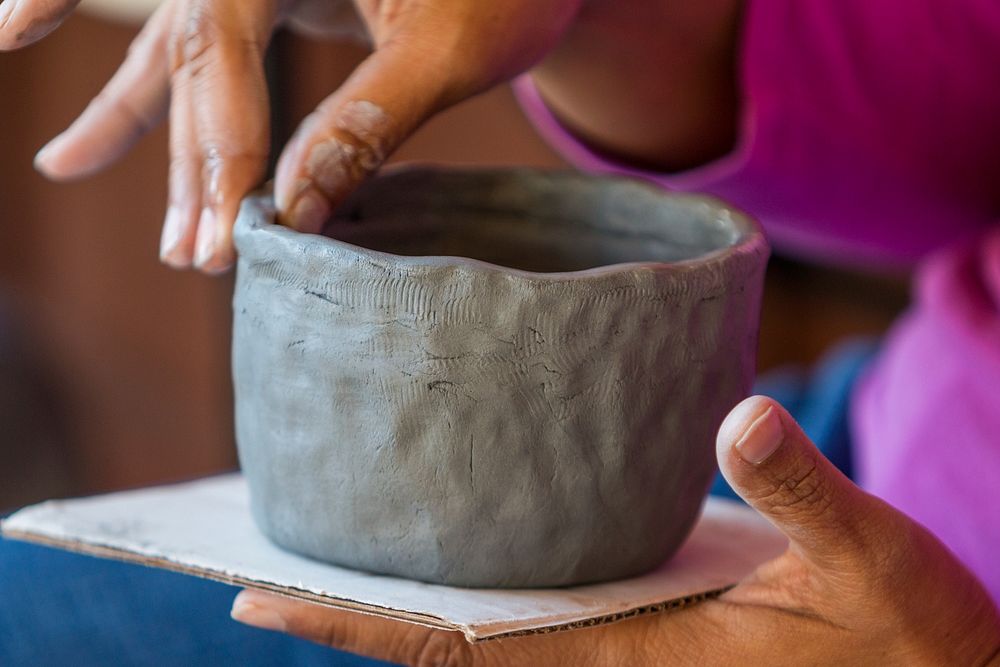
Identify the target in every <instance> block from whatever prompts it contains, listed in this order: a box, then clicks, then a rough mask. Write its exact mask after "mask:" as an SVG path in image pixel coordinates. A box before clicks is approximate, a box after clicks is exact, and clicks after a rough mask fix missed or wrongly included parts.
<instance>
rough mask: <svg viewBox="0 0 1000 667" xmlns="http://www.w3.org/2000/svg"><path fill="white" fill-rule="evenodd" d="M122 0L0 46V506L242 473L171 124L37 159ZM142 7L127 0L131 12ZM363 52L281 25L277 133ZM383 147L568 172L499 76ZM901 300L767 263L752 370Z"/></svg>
mask: <svg viewBox="0 0 1000 667" xmlns="http://www.w3.org/2000/svg"><path fill="white" fill-rule="evenodd" d="M128 1H129V0H117V2H116V1H115V0H91V2H92V7H91V11H90V12H89V13H88V12H77V14H76V15H75V16H74V17H73V18H71V19H70V20H69V22H68V23H67V24H66V25H64V26H63V27H62V28H60V29H59V30H58V31H57V32H56V33H55V34H53V35H52V36H51V37H49V38H48V39H45V40H43V41H42V42H41V43H39V44H36V45H34V46H32V47H29V48H27V49H25V50H22V51H19V52H15V53H8V54H0V511H2V510H5V509H12V508H14V507H16V506H18V505H22V504H26V503H29V502H34V501H37V500H41V499H43V498H48V497H54V496H66V495H79V494H87V493H93V492H98V491H105V490H110V489H117V488H125V487H134V486H141V485H147V484H152V483H157V482H164V481H173V480H179V479H185V478H191V477H196V476H201V475H207V474H211V473H215V472H220V471H224V470H229V469H232V468H234V467H235V466H236V454H235V445H234V441H233V428H232V392H231V387H230V376H229V335H230V334H229V327H230V311H229V308H230V306H229V301H230V296H231V291H232V278H231V276H229V277H222V278H214V279H213V278H206V277H203V276H200V275H196V274H193V273H177V272H175V271H172V270H170V269H167V268H165V267H163V266H161V265H160V264H159V263H158V261H157V249H158V245H159V232H160V224H161V222H162V219H163V212H164V207H165V201H166V184H167V148H166V137H167V134H166V131H165V128H160V129H159V130H157V131H155V132H154V133H153V134H152V135H150V136H149V137H147V138H146V139H144V140H143V141H142V143H141V144H140V145H139V146H138V148H137V149H136V150H134V151H133V152H132V153H130V154H129V155H128V156H127V157H126V158H125V159H124V160H123V161H121V162H120V163H118V164H117V165H116V166H114V167H113V168H112V169H111V170H109V171H107V172H105V173H103V174H101V175H99V176H97V177H95V178H91V179H89V180H86V181H83V182H80V183H75V184H71V185H57V184H52V183H48V182H46V181H45V180H44V179H42V178H41V177H40V176H39V175H38V174H37V173H35V172H34V170H33V169H32V167H31V162H32V158H33V156H34V153H35V152H36V151H37V150H38V149H39V148H40V147H41V146H42V145H43V144H44V143H45V142H46V141H47V140H48V139H50V138H51V137H53V136H54V135H55V134H57V133H58V132H59V131H61V130H62V129H64V128H65V127H66V126H67V125H68V124H69V123H70V122H71V121H72V120H73V119H74V118H75V117H76V115H77V114H78V113H79V112H80V111H81V110H82V109H83V108H84V107H85V106H86V104H87V102H88V101H89V100H90V99H91V98H92V97H93V96H94V95H95V94H96V93H97V92H98V91H99V90H100V89H101V87H102V86H103V84H104V82H105V81H106V80H107V79H108V78H109V77H110V76H111V74H112V73H113V72H114V70H115V69H116V68H117V66H118V64H119V63H120V62H121V59H122V57H123V55H124V53H125V50H126V48H127V46H128V44H129V42H130V41H131V40H132V38H133V37H134V36H135V34H136V33H137V31H138V24H137V23H135V22H134V21H131V22H130V21H129V20H128V18H129V17H128V16H127V15H124V14H116V13H115V11H114V10H113V9H112V11H110V12H108V11H107V6H113V5H115V4H122V3H127V2H128ZM153 2H155V0H132V5H131V7H132V10H133V12H132V18H134V17H135V16H137V15H141V14H142V9H143V8H142V6H143V5H149V4H151V3H153ZM363 55H364V52H363V50H362V49H360V48H359V47H354V46H350V45H335V44H329V43H321V42H313V41H308V40H306V39H303V38H299V37H293V36H291V35H288V34H279V35H278V36H277V38H276V40H275V43H274V46H273V48H272V52H271V54H270V56H269V58H270V61H269V65H270V70H271V76H272V80H273V84H274V86H273V90H274V92H275V101H274V104H275V114H276V115H275V123H276V127H275V136H276V139H277V140H279V141H280V140H281V138H283V137H286V136H288V134H290V132H291V130H292V129H293V128H294V127H295V125H296V124H297V123H298V121H299V120H300V119H301V118H302V117H304V116H305V115H306V114H307V113H308V112H309V111H310V110H311V109H312V108H313V107H314V106H315V104H316V103H317V102H318V101H319V100H320V99H322V98H323V97H325V96H326V95H327V94H329V92H331V91H332V90H333V89H334V88H335V87H336V86H337V84H338V82H340V81H341V80H342V79H343V78H344V77H345V76H346V74H347V73H348V72H350V71H351V69H352V68H353V67H354V65H355V64H356V63H357V62H358V61H359V60H360V59H361V58H362V57H363ZM395 160H396V161H406V160H420V161H434V162H442V163H463V164H518V165H533V166H540V167H558V166H561V165H563V163H562V161H561V160H560V159H559V158H558V156H556V155H555V154H554V153H553V152H552V151H551V150H550V149H549V148H548V147H547V146H546V145H545V144H544V143H543V142H542V141H541V140H540V139H539V138H538V137H537V136H536V135H535V133H534V132H533V130H532V128H531V126H530V125H529V124H528V123H527V122H526V121H525V120H524V118H523V117H522V115H521V113H520V111H519V109H518V107H517V104H516V102H515V101H514V99H513V97H512V95H511V93H510V92H509V90H507V89H506V88H502V89H499V90H496V91H493V92H491V93H489V94H487V95H484V96H482V97H480V98H478V99H475V100H472V101H470V102H467V103H465V104H463V105H462V106H460V107H458V108H456V109H453V110H451V111H449V112H448V113H445V114H443V115H442V116H440V117H438V118H437V119H435V120H434V121H432V122H431V123H430V124H428V125H427V126H426V127H424V128H423V129H422V130H421V131H419V132H418V133H417V134H416V135H415V136H414V137H413V138H412V139H411V140H410V141H409V142H408V143H407V144H406V146H405V147H404V148H403V149H402V150H401V151H400V152H399V153H398V154H397V155H396V157H395ZM907 298H908V295H907V289H906V282H905V277H904V276H897V277H884V276H883V277H872V276H861V275H854V274H848V273H843V272H840V271H831V270H828V269H824V268H821V267H810V266H805V265H802V264H798V263H795V262H792V261H789V260H787V259H783V258H781V257H776V258H775V259H774V260H772V263H771V265H770V268H769V271H768V285H767V289H766V291H765V304H764V313H763V325H762V332H761V349H760V355H759V366H760V368H761V369H762V370H763V369H774V368H778V367H782V366H787V365H805V364H809V363H812V362H813V361H815V360H816V359H817V358H819V356H820V355H821V354H822V353H823V351H824V350H826V349H827V348H828V347H829V346H830V345H831V344H833V343H834V342H836V341H838V340H841V339H842V338H844V337H846V336H849V335H854V334H878V333H880V332H883V331H884V330H885V329H886V328H887V327H888V325H889V323H890V322H891V321H892V319H893V318H894V317H895V316H896V314H898V313H899V312H900V311H901V310H902V309H903V308H904V307H905V305H906V302H907Z"/></svg>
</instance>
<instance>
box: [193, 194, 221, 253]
mask: <svg viewBox="0 0 1000 667" xmlns="http://www.w3.org/2000/svg"><path fill="white" fill-rule="evenodd" d="M217 234H218V230H217V229H216V228H215V211H213V210H212V209H210V208H203V209H202V210H201V218H200V219H199V220H198V240H197V245H196V247H195V251H194V263H195V266H197V267H198V268H202V267H204V266H205V265H206V264H208V262H210V261H211V260H212V255H213V254H214V253H215V237H216V236H217Z"/></svg>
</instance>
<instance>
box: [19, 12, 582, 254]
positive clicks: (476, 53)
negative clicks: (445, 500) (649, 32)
mask: <svg viewBox="0 0 1000 667" xmlns="http://www.w3.org/2000/svg"><path fill="white" fill-rule="evenodd" d="M78 1H79V0H5V1H4V2H3V3H2V5H0V49H13V48H18V47H21V46H25V45H27V44H29V43H32V42H34V41H36V40H38V39H40V38H42V37H44V36H45V35H46V34H48V33H49V32H51V31H52V30H53V29H55V28H56V27H57V26H58V25H59V23H61V22H62V20H63V19H65V18H66V17H67V16H68V15H69V13H70V12H71V11H72V9H73V7H74V6H75V5H76V4H77V2H78ZM353 4H354V6H355V8H356V10H357V13H358V15H359V16H360V17H361V19H362V20H363V22H364V25H365V26H366V28H367V32H368V33H369V34H370V36H371V39H372V41H373V43H374V51H373V53H372V54H371V55H370V56H369V57H368V58H367V59H366V60H365V61H364V62H363V63H362V64H361V65H360V66H359V67H358V68H357V70H355V72H354V73H353V74H352V75H351V77H350V78H349V79H348V80H347V82H346V83H345V84H344V85H343V86H341V88H340V89H339V90H337V91H336V92H335V93H333V94H332V95H331V96H330V97H328V98H327V99H326V100H324V101H323V102H322V103H321V104H320V106H319V107H318V109H317V110H316V111H315V113H313V114H312V115H311V116H309V117H308V118H307V119H306V120H305V121H304V122H303V123H302V125H301V127H300V128H299V129H298V131H297V132H296V134H295V136H294V137H293V138H292V140H291V141H290V142H289V144H288V145H287V146H286V147H285V150H284V153H283V155H282V157H281V160H280V163H279V167H278V173H277V178H276V185H275V196H276V201H277V203H278V206H279V209H280V213H281V218H282V220H283V221H284V222H285V223H286V224H289V225H291V226H293V227H296V228H298V229H301V230H306V231H316V230H317V229H318V228H319V226H320V225H321V224H322V222H323V220H324V219H325V218H326V217H327V215H328V214H329V213H330V211H331V210H332V209H333V208H334V207H335V206H336V205H337V204H338V203H339V202H340V201H341V200H342V199H343V198H344V197H345V196H346V195H347V194H348V193H349V192H350V191H351V190H352V189H353V188H354V187H355V186H356V185H357V184H358V183H359V182H360V181H361V180H363V179H364V178H365V177H366V176H367V175H368V174H370V173H371V172H372V171H373V170H375V169H376V168H377V167H378V166H379V165H380V164H381V162H382V161H383V160H384V159H385V158H386V157H387V156H388V155H389V154H390V153H391V152H392V151H393V150H394V149H395V148H396V147H397V146H398V145H399V144H400V143H401V142H402V141H403V139H405V138H406V137H407V136H408V135H409V134H410V133H411V132H412V131H413V130H414V129H415V128H416V127H417V126H418V125H419V124H420V123H421V122H423V121H424V120H426V119H427V118H428V117H430V116H431V115H433V114H434V113H436V112H437V111H439V110H441V109H443V108H445V107H448V106H450V105H452V104H455V103H457V102H459V101H461V100H463V99H465V98H467V97H469V96H471V95H473V94H475V93H477V92H480V91H482V90H484V89H486V88H488V87H490V86H492V85H495V84H497V83H499V82H501V81H503V80H505V79H508V78H510V77H513V76H514V75H516V74H518V73H520V72H522V71H524V70H525V69H527V68H529V67H530V66H531V65H533V64H534V63H535V62H536V61H537V60H539V59H540V58H541V57H542V56H544V55H545V54H546V52H547V51H548V50H549V49H551V48H552V47H553V46H554V44H555V42H556V41H557V39H558V38H559V36H560V35H561V33H562V32H563V31H564V30H565V28H566V26H567V25H568V24H569V23H570V21H571V20H572V18H573V16H574V15H575V13H576V11H577V9H578V5H579V4H580V0H544V1H543V2H539V1H537V0H534V1H528V0H514V1H509V2H502V3H484V2H481V1H479V0H395V1H391V0H355V2H354V3H353ZM349 8H350V7H349V6H348V5H347V4H346V3H345V2H326V1H323V0H298V1H293V0H166V1H165V2H164V3H163V4H162V5H161V6H160V7H159V9H158V10H157V11H156V13H155V14H154V15H153V16H152V17H151V18H150V20H149V21H148V22H147V24H146V26H145V27H144V28H143V30H142V32H141V33H140V34H139V36H138V37H137V38H136V40H135V41H134V42H133V44H132V47H131V48H130V50H129V53H128V56H127V57H126V59H125V62H124V63H123V64H122V66H121V68H120V69H119V70H118V72H117V73H116V74H115V76H114V77H113V78H112V79H111V81H110V82H109V83H108V85H107V87H106V88H105V89H104V91H103V92H101V94H100V95H98V96H97V98H95V99H94V101H93V102H92V103H91V104H90V106H89V107H88V108H87V109H86V111H84V113H83V114H82V115H81V116H80V117H79V118H78V119H77V120H76V122H75V123H74V124H73V125H72V126H71V127H70V128H69V129H68V130H66V131H65V132H64V133H63V134H61V135H59V136H58V137H56V138H55V139H54V140H53V141H52V142H50V143H49V144H48V145H47V146H46V147H45V148H43V149H42V151H41V152H40V153H39V154H38V157H37V159H36V163H37V166H38V168H39V169H40V170H41V171H42V172H43V173H45V174H46V175H48V176H49V177H51V178H55V179H71V178H75V177H80V176H84V175H87V174H89V173H91V172H94V171H96V170H98V169H101V168H103V167H105V166H107V165H108V164H110V163H112V162H114V161H115V160H116V159H118V158H119V157H120V156H121V155H122V154H123V153H125V152H126V151H127V150H128V149H129V148H130V147H131V146H132V144H134V143H135V142H136V141H137V140H138V139H139V137H141V136H142V135H143V134H145V133H146V132H147V131H149V130H150V129H151V128H152V127H154V126H155V125H157V124H158V123H159V122H160V120H161V119H162V118H163V117H164V116H165V115H166V114H167V113H168V111H169V116H170V152H171V165H170V201H169V206H168V211H167V216H166V220H165V222H164V229H163V239H162V244H161V257H162V259H163V261H165V262H166V263H168V264H170V265H172V266H174V267H177V268H186V267H189V266H191V265H192V264H193V265H194V266H196V267H198V268H199V269H201V270H203V271H207V272H218V271H222V270H225V269H227V268H229V266H230V265H231V264H232V262H233V247H232V225H233V222H234V220H235V217H236V212H237V208H238V206H239V202H240V200H241V199H242V198H243V196H244V195H246V194H247V192H249V191H250V190H251V189H252V188H254V187H255V186H256V185H257V184H258V183H259V182H260V181H261V179H262V178H263V176H264V169H265V165H266V158H267V151H268V145H269V120H268V103H267V88H266V83H265V79H264V72H263V66H262V59H263V54H264V51H265V49H266V46H267V43H268V41H269V40H270V37H271V34H272V32H273V30H274V28H275V27H276V26H278V25H280V24H282V23H285V22H288V23H291V24H292V25H293V26H295V27H299V28H303V27H304V28H307V29H308V30H309V31H310V32H319V33H323V34H343V33H345V32H346V33H351V32H355V30H354V28H355V27H356V26H357V24H356V22H354V19H352V14H353V13H352V12H349V11H347V10H348V9H349Z"/></svg>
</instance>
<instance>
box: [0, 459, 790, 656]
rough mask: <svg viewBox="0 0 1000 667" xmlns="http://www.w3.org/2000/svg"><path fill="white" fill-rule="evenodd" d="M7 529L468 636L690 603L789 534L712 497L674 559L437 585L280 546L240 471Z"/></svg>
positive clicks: (40, 512)
mask: <svg viewBox="0 0 1000 667" xmlns="http://www.w3.org/2000/svg"><path fill="white" fill-rule="evenodd" d="M0 529H2V531H3V533H4V536H5V537H7V538H10V539H20V540H27V541H31V542H38V543H42V544H47V545H50V546H54V547H58V548H63V549H69V550H72V551H79V552H83V553H87V554H91V555H95V556H101V557H107V558H115V559H120V560H125V561H132V562H136V563H141V564H144V565H150V566H154V567H163V568H166V569H170V570H175V571H179V572H184V573H187V574H192V575H196V576H201V577H207V578H209V579H215V580H219V581H224V582H227V583H232V584H235V585H239V586H247V587H252V588H260V589H264V590H269V591H272V592H277V593H281V594H284V595H288V596H291V597H297V598H302V599H306V600H310V601H312V602H318V603H320V604H326V605H329V606H332V607H338V608H342V609H350V610H354V611H358V612H362V613H369V614H376V615H380V616H385V617H389V618H395V619H400V620H404V621H410V622H414V623H421V624H424V625H429V626H433V627H438V628H445V629H450V630H457V631H460V632H462V633H464V635H465V637H466V639H468V640H469V641H479V640H483V639H491V638H496V637H505V636H512V635H518V634H525V633H534V632H548V631H553V630H564V629H571V628H574V627H582V626H588V625H594V624H597V623H607V622H612V621H616V620H620V619H623V618H629V617H631V616H635V615H638V614H645V613H652V612H656V611H661V610H665V609H670V608H674V607H679V606H683V605H685V604H689V603H691V602H695V601H698V600H700V599H703V598H704V597H707V596H709V595H713V594H716V593H718V592H720V591H723V590H725V589H726V588H728V587H730V586H732V585H733V584H735V583H736V582H738V581H739V580H740V579H741V578H743V577H744V576H746V575H747V574H749V573H750V572H751V571H752V570H753V569H754V568H755V567H756V566H757V565H758V564H760V563H762V562H764V561H766V560H768V559H770V558H773V557H774V556H776V555H777V554H779V553H780V552H781V551H782V550H783V549H784V548H785V545H786V541H785V539H784V538H783V537H782V536H781V535H780V534H779V533H778V532H777V531H776V530H775V529H774V528H772V527H771V526H770V524H768V523H766V522H765V521H764V520H762V519H761V518H760V517H758V516H757V515H756V514H754V512H752V511H751V510H749V509H747V508H745V507H742V506H740V505H738V504H736V503H732V502H729V501H725V500H719V499H715V498H710V499H709V500H708V501H707V503H706V505H705V509H704V512H703V514H702V517H701V519H700V521H699V523H698V525H697V527H696V528H695V529H694V532H693V533H692V535H691V537H690V538H689V539H688V541H687V543H686V544H685V545H684V547H683V548H682V549H681V550H680V552H679V553H678V554H677V555H676V556H675V557H674V558H673V559H672V560H671V561H670V562H668V563H665V564H664V565H663V566H661V567H660V568H659V569H657V570H656V571H654V572H651V573H649V574H646V575H643V576H640V577H635V578H633V579H628V580H624V581H615V582H610V583H604V584H593V585H588V586H578V587H573V588H561V589H540V590H487V589H468V588H454V587H449V586H436V585H431V584H425V583H420V582H415V581H409V580H406V579H398V578H395V577H385V576H378V575H372V574H367V573H364V572H358V571H354V570H349V569H345V568H340V567H335V566H332V565H327V564H324V563H320V562H316V561H313V560H310V559H307V558H303V557H300V556H296V555H294V554H291V553H288V552H285V551H282V550H281V549H279V548H277V547H275V546H273V545H272V544H271V543H270V542H268V541H267V539H265V538H264V537H263V536H262V535H261V534H260V533H259V532H258V531H257V529H256V528H255V527H254V525H253V522H252V520H251V518H250V511H249V505H248V497H247V488H246V484H245V483H244V481H243V478H242V477H241V476H240V475H238V474H232V475H224V476H220V477H212V478H208V479H203V480H199V481H195V482H187V483H184V484H177V485H171V486H163V487H155V488H149V489H141V490H137V491H124V492H119V493H112V494H108V495H104V496H96V497H93V498H82V499H77V500H65V501H49V502H45V503H42V504H39V505H34V506H32V507H28V508H26V509H23V510H21V511H20V512H18V513H16V514H14V515H13V516H11V517H10V518H9V519H7V520H5V521H4V522H3V523H2V525H0Z"/></svg>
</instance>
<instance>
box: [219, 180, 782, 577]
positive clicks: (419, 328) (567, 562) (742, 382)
mask: <svg viewBox="0 0 1000 667" xmlns="http://www.w3.org/2000/svg"><path fill="white" fill-rule="evenodd" d="M515 173H517V174H519V176H518V178H521V179H524V178H525V175H524V172H515ZM391 178H394V177H392V176H390V177H386V178H384V179H383V180H388V179H391ZM469 178H494V179H496V178H500V179H502V178H505V176H504V173H503V172H486V173H483V174H478V175H473V176H469ZM539 178H540V179H541V181H544V183H543V187H542V189H543V190H546V192H547V193H548V195H547V200H546V201H549V202H551V201H552V197H551V191H552V188H553V187H559V188H567V187H569V188H570V191H572V187H591V188H592V187H603V186H602V185H599V183H601V181H597V180H595V179H591V178H588V177H582V176H571V175H551V174H548V175H545V176H544V177H541V176H540V177H539ZM552 179H557V180H556V181H553V180H552ZM558 179H566V181H565V182H562V181H559V180H558ZM541 181H540V182H541ZM603 183H604V186H606V183H607V181H603ZM431 185H433V184H431ZM374 187H375V188H376V190H375V192H376V194H377V191H378V190H377V189H378V188H379V187H380V186H379V185H376V186H374ZM631 187H645V186H634V185H632V186H631ZM658 196H659V195H658ZM662 196H663V197H669V196H668V195H662ZM700 204H701V205H704V201H702V202H700ZM268 206H269V205H268V204H267V203H266V201H264V200H260V199H251V200H248V201H247V202H246V203H245V204H244V208H243V211H242V213H241V217H240V220H239V221H238V224H237V230H236V242H237V245H238V248H239V251H240V259H239V266H238V275H237V285H236V292H235V297H234V311H235V324H234V326H235V330H234V336H233V341H234V342H233V372H234V380H235V391H236V406H237V407H236V431H237V439H238V443H239V452H240V460H241V463H242V467H243V470H244V473H245V475H246V477H247V479H248V481H249V484H250V490H251V498H252V510H253V514H254V517H255V520H256V522H257V523H258V525H259V526H260V528H261V530H262V531H263V532H264V533H265V534H266V535H268V536H269V537H270V538H271V539H272V540H273V541H274V542H276V543H277V544H279V545H282V546H284V547H286V548H288V549H290V550H292V551H296V552H299V553H302V554H306V555H308V556H312V557H315V558H317V559H321V560H326V561H329V562H333V563H336V564H339V565H344V566H348V567H352V568H357V569H362V570H368V571H371V572H377V573H385V574H391V575H397V576H403V577H408V578H412V579H419V580H424V581H428V582H437V583H445V584H450V585H462V586H483V587H534V586H562V585H571V584H579V583H585V582H592V581H599V580H607V579H615V578H621V577H627V576H631V575H635V574H638V573H640V572H643V571H646V570H649V569H652V568H654V567H655V566H657V565H659V564H660V563H662V562H663V561H664V560H665V559H666V558H668V557H669V556H670V555H671V554H672V553H673V552H674V551H675V550H676V549H677V548H678V547H679V545H680V544H681V542H682V541H683V540H684V538H685V537H686V536H687V534H688V532H689V530H690V529H691V527H692V525H693V523H694V521H695V519H696V518H697V515H698V512H699V510H700V507H701V504H702V501H703V499H704V496H705V493H706V491H707V488H708V485H709V483H710V480H711V477H712V475H713V472H714V470H715V455H714V452H715V447H714V439H715V433H716V430H717V429H718V426H719V424H720V423H721V421H722V419H723V417H724V416H725V414H726V412H727V411H728V410H729V409H730V408H731V407H732V406H733V405H734V404H735V403H736V402H737V401H739V400H740V399H741V398H742V397H743V396H745V395H746V393H747V392H748V391H749V389H750V386H751V382H752V378H753V371H754V357H755V350H756V344H757V341H756V332H757V324H758V313H759V305H760V295H761V289H762V281H763V271H764V265H765V263H766V256H767V248H766V243H765V242H764V240H763V237H762V236H761V235H760V232H759V230H758V229H757V227H756V226H755V225H754V223H749V224H750V227H751V234H750V235H749V236H750V238H749V240H748V241H747V242H745V243H743V244H742V245H741V246H740V247H738V248H736V249H734V250H733V251H727V252H726V253H723V255H722V256H721V257H718V258H715V259H708V260H706V261H704V262H700V263H693V264H685V265H674V266H671V265H645V266H632V267H626V268H623V269H622V270H612V271H604V272H600V273H599V274H588V275H585V276H577V277H573V274H564V275H563V276H559V275H558V274H556V275H553V276H550V277H546V276H533V275H527V274H517V273H512V272H509V271H505V270H503V269H497V268H491V267H489V266H486V265H476V264H474V263H462V262H449V261H439V262H424V263H413V262H407V261H393V258H392V257H391V256H388V257H389V259H388V260H387V259H386V257H387V256H385V255H378V254H371V253H366V252H365V251H359V250H358V249H356V248H353V247H352V246H348V245H346V244H339V243H332V242H329V241H328V240H326V239H321V238H319V237H315V236H308V235H301V234H297V233H295V232H293V231H291V230H287V229H284V228H279V227H276V226H273V225H270V224H267V223H268V221H269V220H270V217H271V215H272V212H271V211H270V210H269V208H268ZM397 259H398V258H397Z"/></svg>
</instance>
